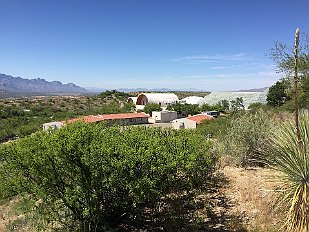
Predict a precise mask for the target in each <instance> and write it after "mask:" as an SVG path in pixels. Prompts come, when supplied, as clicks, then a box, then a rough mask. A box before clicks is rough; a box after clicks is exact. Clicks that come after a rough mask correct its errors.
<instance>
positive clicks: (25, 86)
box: [0, 73, 89, 94]
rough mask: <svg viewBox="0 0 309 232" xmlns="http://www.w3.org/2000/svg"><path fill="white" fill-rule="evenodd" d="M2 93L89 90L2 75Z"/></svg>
mask: <svg viewBox="0 0 309 232" xmlns="http://www.w3.org/2000/svg"><path fill="white" fill-rule="evenodd" d="M0 92H2V93H46V94H48V93H89V91H88V90H86V89H84V88H82V87H80V86H77V85H75V84H73V83H68V84H62V83H61V82H60V81H51V82H49V81H46V80H45V79H41V78H37V79H24V78H21V77H13V76H10V75H6V74H1V73H0Z"/></svg>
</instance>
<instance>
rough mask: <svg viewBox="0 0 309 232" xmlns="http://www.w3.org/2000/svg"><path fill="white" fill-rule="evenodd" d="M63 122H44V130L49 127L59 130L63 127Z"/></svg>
mask: <svg viewBox="0 0 309 232" xmlns="http://www.w3.org/2000/svg"><path fill="white" fill-rule="evenodd" d="M63 125H64V124H63V123H62V122H48V123H44V124H43V131H47V130H49V129H52V130H58V129H59V128H61V127H63Z"/></svg>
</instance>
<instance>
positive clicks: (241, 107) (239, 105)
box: [231, 97, 245, 111]
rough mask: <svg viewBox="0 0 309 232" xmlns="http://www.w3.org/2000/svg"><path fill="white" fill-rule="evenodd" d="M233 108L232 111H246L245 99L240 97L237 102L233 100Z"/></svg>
mask: <svg viewBox="0 0 309 232" xmlns="http://www.w3.org/2000/svg"><path fill="white" fill-rule="evenodd" d="M231 108H232V111H238V110H244V109H245V106H244V100H243V98H242V97H238V98H236V99H235V100H232V101H231Z"/></svg>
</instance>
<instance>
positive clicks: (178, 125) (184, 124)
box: [172, 118, 196, 130]
mask: <svg viewBox="0 0 309 232" xmlns="http://www.w3.org/2000/svg"><path fill="white" fill-rule="evenodd" d="M172 124H173V128H174V129H176V130H179V129H195V128H196V122H195V121H192V120H190V119H187V118H179V119H175V120H173V122H172Z"/></svg>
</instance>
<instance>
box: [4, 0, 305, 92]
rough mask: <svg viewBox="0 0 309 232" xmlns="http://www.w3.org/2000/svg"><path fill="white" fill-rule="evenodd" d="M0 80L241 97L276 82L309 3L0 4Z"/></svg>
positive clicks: (44, 0)
mask: <svg viewBox="0 0 309 232" xmlns="http://www.w3.org/2000/svg"><path fill="white" fill-rule="evenodd" d="M0 9H1V13H0V33H1V34H0V54H1V55H0V73H4V74H10V75H12V76H20V77H23V78H28V79H33V78H44V79H46V80H48V81H53V80H59V81H61V82H63V83H68V82H73V83H75V84H78V85H80V86H83V87H101V88H109V89H110V88H123V87H124V88H138V87H142V88H172V89H188V88H195V89H199V90H211V91H213V90H237V89H244V88H258V87H265V86H269V85H271V84H272V83H274V82H275V81H276V80H278V79H279V78H280V75H279V74H276V67H275V64H274V63H273V61H271V60H270V58H269V57H267V56H266V54H267V53H269V49H270V48H272V47H273V46H274V42H275V41H280V42H283V43H286V44H290V45H292V44H293V42H294V34H295V29H296V27H300V29H301V32H305V33H306V34H309V13H308V12H309V1H308V0H186V1H184V0H174V1H172V0H151V1H150V0H97V1H95V0H87V1H86V0H84V1H81V0H0Z"/></svg>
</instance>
